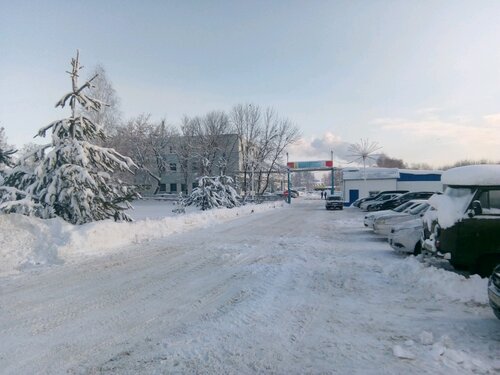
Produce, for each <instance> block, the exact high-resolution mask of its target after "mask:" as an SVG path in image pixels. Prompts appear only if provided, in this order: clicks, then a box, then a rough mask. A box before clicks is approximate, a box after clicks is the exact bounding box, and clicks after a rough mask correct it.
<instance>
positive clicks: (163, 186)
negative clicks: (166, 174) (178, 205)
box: [160, 184, 167, 192]
mask: <svg viewBox="0 0 500 375" xmlns="http://www.w3.org/2000/svg"><path fill="white" fill-rule="evenodd" d="M165 191H167V184H160V192H165Z"/></svg>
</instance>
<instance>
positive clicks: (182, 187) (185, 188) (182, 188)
mask: <svg viewBox="0 0 500 375" xmlns="http://www.w3.org/2000/svg"><path fill="white" fill-rule="evenodd" d="M181 191H182V192H183V193H187V191H188V188H187V185H186V184H181Z"/></svg>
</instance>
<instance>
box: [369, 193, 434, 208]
mask: <svg viewBox="0 0 500 375" xmlns="http://www.w3.org/2000/svg"><path fill="white" fill-rule="evenodd" d="M434 194H436V193H435V192H432V191H410V192H409V193H405V194H402V195H400V196H398V197H395V198H392V199H390V200H388V201H385V202H381V203H378V204H376V205H375V206H373V207H371V208H372V210H373V211H378V210H390V209H391V208H394V207H397V206H399V205H401V204H403V203H405V202H408V201H410V200H412V199H429V198H430V197H431V196H432V195H434Z"/></svg>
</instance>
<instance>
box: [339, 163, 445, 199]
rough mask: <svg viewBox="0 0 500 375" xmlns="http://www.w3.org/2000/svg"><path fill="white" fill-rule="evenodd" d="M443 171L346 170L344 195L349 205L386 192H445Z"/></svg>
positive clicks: (344, 172)
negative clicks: (360, 199)
mask: <svg viewBox="0 0 500 375" xmlns="http://www.w3.org/2000/svg"><path fill="white" fill-rule="evenodd" d="M442 173H443V172H442V171H436V170H416V169H398V168H366V169H363V168H344V169H343V170H342V177H343V184H342V185H343V195H344V201H345V202H346V203H348V204H349V205H350V204H351V203H352V202H354V201H355V200H356V199H358V198H364V197H368V196H371V195H374V194H377V193H378V192H381V191H384V190H408V191H436V192H438V191H439V192H440V191H442V190H443V184H442V183H441V174H442Z"/></svg>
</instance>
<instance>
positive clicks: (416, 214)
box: [373, 202, 430, 236]
mask: <svg viewBox="0 0 500 375" xmlns="http://www.w3.org/2000/svg"><path fill="white" fill-rule="evenodd" d="M429 207H430V206H429V203H427V202H425V203H420V204H419V205H418V206H416V207H414V208H412V209H411V210H410V212H408V213H403V212H401V213H395V214H394V215H391V216H382V217H379V218H378V219H376V220H375V222H374V223H373V231H374V232H375V233H377V234H382V235H384V236H387V235H389V232H390V231H391V228H392V227H393V225H396V224H399V223H402V222H404V221H409V220H413V219H416V218H420V217H422V216H423V215H424V213H425V212H426V211H427V210H428V209H429Z"/></svg>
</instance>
